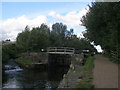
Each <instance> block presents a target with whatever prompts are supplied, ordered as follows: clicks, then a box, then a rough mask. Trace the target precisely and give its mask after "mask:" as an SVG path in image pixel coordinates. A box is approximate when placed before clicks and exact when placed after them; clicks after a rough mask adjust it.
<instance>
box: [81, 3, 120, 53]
mask: <svg viewBox="0 0 120 90" xmlns="http://www.w3.org/2000/svg"><path fill="white" fill-rule="evenodd" d="M119 9H120V2H112V3H110V2H109V3H108V2H107V3H105V2H94V3H92V5H91V6H89V11H88V13H87V14H86V15H85V16H83V18H82V20H81V21H82V25H83V26H85V27H86V29H87V30H86V31H87V33H85V34H84V36H85V37H86V38H87V39H89V40H90V41H91V42H92V41H94V42H95V44H96V45H101V47H102V49H103V50H104V51H105V52H107V53H110V51H114V52H116V51H117V52H118V51H119V50H120V49H119V48H120V42H118V38H119V37H120V35H119V34H118V33H119V32H118V31H119V28H120V10H119ZM118 49H119V50H118Z"/></svg>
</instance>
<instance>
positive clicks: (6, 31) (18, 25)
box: [0, 15, 49, 40]
mask: <svg viewBox="0 0 120 90" xmlns="http://www.w3.org/2000/svg"><path fill="white" fill-rule="evenodd" d="M0 23H1V27H0V30H1V33H2V40H6V39H11V40H15V38H16V37H17V34H18V33H19V32H22V31H23V30H24V28H25V26H26V25H28V26H29V27H30V28H32V27H37V26H40V25H41V24H42V23H45V24H47V25H49V23H48V21H47V18H46V17H45V16H38V17H36V18H33V19H29V18H27V17H26V16H24V15H23V16H20V17H18V18H11V19H7V20H4V21H0Z"/></svg>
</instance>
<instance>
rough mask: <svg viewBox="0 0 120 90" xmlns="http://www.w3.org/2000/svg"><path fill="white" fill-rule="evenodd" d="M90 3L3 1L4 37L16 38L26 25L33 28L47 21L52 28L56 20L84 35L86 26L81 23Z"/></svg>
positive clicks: (4, 38)
mask: <svg viewBox="0 0 120 90" xmlns="http://www.w3.org/2000/svg"><path fill="white" fill-rule="evenodd" d="M88 4H90V2H2V20H0V22H2V27H0V29H1V30H2V39H3V40H6V39H11V40H15V39H16V37H17V34H18V33H20V32H22V31H23V30H24V28H25V26H26V25H28V26H29V27H30V28H32V27H37V26H40V24H42V23H45V24H47V25H48V26H49V27H50V28H51V26H52V24H54V23H56V22H62V23H63V24H66V25H67V27H68V30H69V29H70V28H73V29H74V33H75V34H77V35H78V36H80V35H81V36H82V34H81V33H82V31H84V30H85V28H84V27H83V26H81V25H80V24H81V22H80V19H81V18H82V16H83V15H85V14H86V12H87V9H88V6H87V5H88ZM85 8H87V9H85ZM6 27H8V28H6Z"/></svg>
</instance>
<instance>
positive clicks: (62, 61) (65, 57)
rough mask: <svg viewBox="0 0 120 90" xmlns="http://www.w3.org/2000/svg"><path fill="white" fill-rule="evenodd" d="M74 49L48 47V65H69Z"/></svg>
mask: <svg viewBox="0 0 120 90" xmlns="http://www.w3.org/2000/svg"><path fill="white" fill-rule="evenodd" d="M74 52H75V49H74V48H70V47H48V48H47V53H48V56H49V57H48V64H50V65H70V63H71V59H72V58H71V56H72V55H73V54H74Z"/></svg>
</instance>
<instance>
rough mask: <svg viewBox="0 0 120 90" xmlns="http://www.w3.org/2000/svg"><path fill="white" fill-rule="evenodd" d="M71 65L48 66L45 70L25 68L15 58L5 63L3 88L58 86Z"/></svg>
mask: <svg viewBox="0 0 120 90" xmlns="http://www.w3.org/2000/svg"><path fill="white" fill-rule="evenodd" d="M68 69H69V67H55V66H52V67H51V66H48V67H47V68H46V69H44V70H39V69H32V70H30V69H23V68H21V67H20V66H19V65H18V64H16V63H15V62H14V60H13V59H11V60H9V62H8V63H7V64H6V65H5V71H4V73H3V83H2V86H3V88H43V89H45V88H57V87H58V85H59V83H60V81H61V80H62V78H63V75H64V74H66V73H67V71H68Z"/></svg>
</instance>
